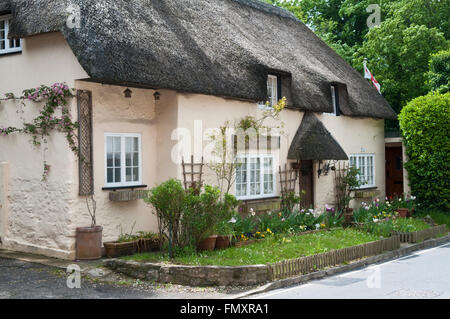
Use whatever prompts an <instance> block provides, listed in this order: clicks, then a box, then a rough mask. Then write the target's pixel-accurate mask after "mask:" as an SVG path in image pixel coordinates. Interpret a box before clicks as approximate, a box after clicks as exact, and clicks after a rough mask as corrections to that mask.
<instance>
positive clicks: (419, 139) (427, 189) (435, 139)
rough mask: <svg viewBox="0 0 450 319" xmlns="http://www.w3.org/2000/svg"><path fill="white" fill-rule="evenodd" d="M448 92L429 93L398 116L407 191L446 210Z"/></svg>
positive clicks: (449, 191)
mask: <svg viewBox="0 0 450 319" xmlns="http://www.w3.org/2000/svg"><path fill="white" fill-rule="evenodd" d="M449 110H450V93H445V94H439V93H429V94H428V95H425V96H421V97H418V98H416V99H414V100H412V101H411V102H409V103H408V105H406V106H405V107H404V108H403V110H402V112H401V113H400V116H399V121H400V128H401V130H402V134H403V137H404V139H405V144H406V154H407V156H408V161H407V162H406V163H405V168H406V170H407V171H408V178H409V182H410V186H411V193H412V194H413V195H414V196H416V197H417V202H418V203H419V204H420V205H422V206H426V207H430V208H442V209H446V210H449V209H450V136H449V132H450V111H449Z"/></svg>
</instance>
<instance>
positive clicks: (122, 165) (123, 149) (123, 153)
mask: <svg viewBox="0 0 450 319" xmlns="http://www.w3.org/2000/svg"><path fill="white" fill-rule="evenodd" d="M108 137H120V138H121V143H120V170H121V171H120V180H121V182H120V183H108ZM127 137H132V138H135V137H137V138H138V151H139V156H138V158H139V165H138V167H139V180H138V181H134V182H127V181H126V165H125V164H126V145H125V140H126V138H127ZM104 140H105V164H104V165H105V187H132V186H140V185H142V135H141V134H139V133H105V134H104Z"/></svg>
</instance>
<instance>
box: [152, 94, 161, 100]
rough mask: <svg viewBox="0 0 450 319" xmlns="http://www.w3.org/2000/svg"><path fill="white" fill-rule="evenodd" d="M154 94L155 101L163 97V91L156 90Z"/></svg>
mask: <svg viewBox="0 0 450 319" xmlns="http://www.w3.org/2000/svg"><path fill="white" fill-rule="evenodd" d="M153 96H154V97H155V101H159V99H160V98H161V93H159V92H155V93H154V94H153Z"/></svg>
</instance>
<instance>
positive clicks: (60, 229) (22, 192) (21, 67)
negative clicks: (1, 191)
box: [0, 33, 87, 258]
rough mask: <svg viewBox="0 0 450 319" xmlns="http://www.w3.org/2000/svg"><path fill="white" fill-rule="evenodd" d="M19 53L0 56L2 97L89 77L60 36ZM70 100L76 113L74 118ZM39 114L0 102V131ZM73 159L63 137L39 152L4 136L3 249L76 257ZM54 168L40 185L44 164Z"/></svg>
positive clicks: (0, 143)
mask: <svg viewBox="0 0 450 319" xmlns="http://www.w3.org/2000/svg"><path fill="white" fill-rule="evenodd" d="M22 43H23V48H22V53H21V54H12V55H4V56H0V94H1V95H2V96H4V95H3V94H4V93H7V92H13V93H14V94H15V95H16V96H20V94H21V92H22V90H24V89H27V88H31V87H37V86H40V85H41V84H45V85H51V84H53V83H55V82H65V83H67V84H68V85H69V86H70V87H73V86H74V79H76V78H86V77H87V74H86V72H85V71H84V70H83V69H82V68H81V66H80V65H79V63H78V61H77V59H76V58H75V56H74V55H73V53H72V51H71V50H70V48H69V46H68V45H67V42H66V41H65V40H64V38H63V36H62V35H61V34H60V33H48V34H43V35H38V36H34V37H30V38H26V39H24V40H23V42H22ZM75 106H76V105H75V103H74V100H72V105H71V107H72V114H73V115H74V116H76V112H74V111H75ZM37 114H38V107H37V106H36V104H35V103H26V104H25V106H23V105H21V104H20V102H15V101H8V102H4V101H3V102H1V103H0V126H2V127H5V126H18V127H21V126H22V123H23V121H30V120H32V119H33V118H34V117H35V116H36V115H37ZM75 158H76V157H75V156H74V155H73V154H72V153H71V151H70V150H69V148H68V144H67V141H66V139H65V137H64V135H63V134H61V133H57V132H56V133H52V134H51V136H50V137H49V138H48V143H47V144H43V145H41V146H40V147H35V146H33V145H32V144H31V142H30V137H29V136H25V135H23V134H13V135H11V136H8V137H4V136H2V137H0V162H5V163H9V171H10V174H9V180H8V181H7V183H8V188H9V193H8V198H7V200H8V203H7V204H8V205H6V206H5V205H2V207H1V208H0V218H3V222H4V225H3V226H4V231H3V236H2V242H3V243H2V246H1V247H3V248H8V249H14V250H22V251H29V252H35V253H43V254H46V255H50V256H55V257H61V258H73V243H74V231H73V229H72V228H71V225H74V216H73V214H72V210H71V208H70V206H71V204H72V201H73V189H74V186H75V185H74V182H75V181H74V175H73V174H72V171H73V169H74V168H75V167H76V162H75ZM44 160H46V161H47V163H48V164H49V165H51V173H50V175H49V178H48V181H46V182H43V181H42V173H43V161H44Z"/></svg>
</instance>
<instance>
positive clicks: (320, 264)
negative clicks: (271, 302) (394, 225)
mask: <svg viewBox="0 0 450 319" xmlns="http://www.w3.org/2000/svg"><path fill="white" fill-rule="evenodd" d="M399 248H400V237H399V236H392V237H389V238H386V239H382V240H378V241H374V242H370V243H366V244H362V245H358V246H353V247H347V248H343V249H338V250H332V251H329V252H326V253H322V254H317V255H312V256H306V257H301V258H298V259H291V260H285V261H281V262H278V263H273V264H268V265H267V268H268V270H269V278H270V280H276V279H282V278H287V277H291V276H297V275H301V274H307V273H310V272H313V271H316V270H318V269H323V268H326V267H331V266H335V265H339V264H342V263H344V262H348V261H352V260H355V259H360V258H363V257H369V256H374V255H378V254H380V253H382V252H384V251H391V250H396V249H399Z"/></svg>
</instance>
